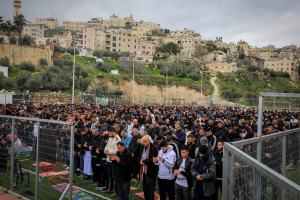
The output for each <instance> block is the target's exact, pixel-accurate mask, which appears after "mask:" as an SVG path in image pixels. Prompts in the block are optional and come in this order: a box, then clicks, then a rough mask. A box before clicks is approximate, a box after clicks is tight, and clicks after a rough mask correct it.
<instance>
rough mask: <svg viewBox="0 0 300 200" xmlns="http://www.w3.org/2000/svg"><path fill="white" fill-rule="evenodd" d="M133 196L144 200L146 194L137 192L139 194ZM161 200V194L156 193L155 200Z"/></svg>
mask: <svg viewBox="0 0 300 200" xmlns="http://www.w3.org/2000/svg"><path fill="white" fill-rule="evenodd" d="M133 195H134V196H136V197H138V198H140V199H143V200H144V199H145V196H144V192H137V193H134V194H133ZM159 199H160V196H159V194H158V193H157V192H154V200H159ZM167 199H168V198H167ZM168 200H169V199H168Z"/></svg>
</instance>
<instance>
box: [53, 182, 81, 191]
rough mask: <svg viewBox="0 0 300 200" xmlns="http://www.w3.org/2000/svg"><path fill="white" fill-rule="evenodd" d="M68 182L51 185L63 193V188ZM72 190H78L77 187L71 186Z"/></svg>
mask: <svg viewBox="0 0 300 200" xmlns="http://www.w3.org/2000/svg"><path fill="white" fill-rule="evenodd" d="M68 184H69V183H63V184H57V185H52V187H54V188H55V189H56V190H58V191H60V192H61V193H64V191H65V189H66V188H67V186H68ZM72 192H79V190H78V189H76V188H75V187H73V190H72Z"/></svg>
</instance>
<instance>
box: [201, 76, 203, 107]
mask: <svg viewBox="0 0 300 200" xmlns="http://www.w3.org/2000/svg"><path fill="white" fill-rule="evenodd" d="M200 74H201V106H202V78H203V71H202V72H201V71H200Z"/></svg>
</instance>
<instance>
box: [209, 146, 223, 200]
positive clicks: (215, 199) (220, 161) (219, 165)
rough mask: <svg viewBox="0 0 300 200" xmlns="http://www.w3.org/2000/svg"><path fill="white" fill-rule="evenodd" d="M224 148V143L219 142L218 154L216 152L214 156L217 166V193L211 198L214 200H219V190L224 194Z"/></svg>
mask: <svg viewBox="0 0 300 200" xmlns="http://www.w3.org/2000/svg"><path fill="white" fill-rule="evenodd" d="M223 147H224V141H223V140H219V141H218V144H217V149H218V152H216V153H215V155H214V157H215V164H216V181H215V193H214V194H213V195H212V197H211V198H212V200H218V190H219V188H220V191H221V194H222V174H223Z"/></svg>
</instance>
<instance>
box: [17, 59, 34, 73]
mask: <svg viewBox="0 0 300 200" xmlns="http://www.w3.org/2000/svg"><path fill="white" fill-rule="evenodd" d="M19 66H20V69H21V70H27V71H31V72H34V71H35V66H34V64H32V62H31V61H28V62H26V61H23V62H21V63H20V65H19Z"/></svg>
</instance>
